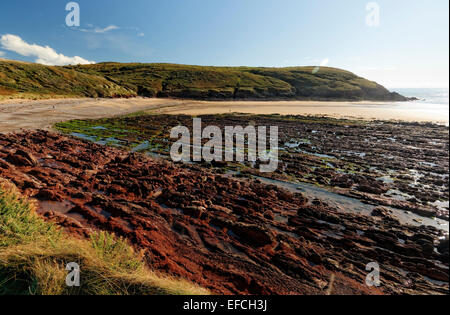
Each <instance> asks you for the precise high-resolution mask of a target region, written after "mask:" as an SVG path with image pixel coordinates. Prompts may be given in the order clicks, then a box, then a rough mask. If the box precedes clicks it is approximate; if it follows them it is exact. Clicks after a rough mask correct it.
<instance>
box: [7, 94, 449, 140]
mask: <svg viewBox="0 0 450 315" xmlns="http://www.w3.org/2000/svg"><path fill="white" fill-rule="evenodd" d="M139 111H146V112H149V113H158V114H188V115H202V114H224V113H249V114H281V115H325V116H330V117H336V118H358V119H369V120H372V119H381V120H404V121H422V122H424V121H432V122H440V123H445V124H448V117H447V116H448V115H447V116H446V115H442V114H441V113H435V112H420V113H418V112H416V111H412V110H409V109H408V106H405V105H404V104H403V105H398V106H396V105H395V104H392V103H381V102H313V101H268V102H262V101H258V102H257V101H238V102H220V101H217V102H206V101H187V100H173V99H146V98H135V99H57V100H41V101H27V100H8V101H1V102H0V132H12V131H18V130H20V129H49V128H50V127H51V125H53V124H54V123H57V122H60V121H66V120H71V119H87V118H102V117H113V116H116V115H125V114H130V113H133V112H139Z"/></svg>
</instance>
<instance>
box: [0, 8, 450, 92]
mask: <svg viewBox="0 0 450 315" xmlns="http://www.w3.org/2000/svg"><path fill="white" fill-rule="evenodd" d="M69 2H70V1H67V0H44V1H35V0H7V1H0V58H6V59H14V60H23V61H30V62H39V63H43V64H54V65H62V64H74V63H93V62H105V61H117V62H169V63H180V64H195V65H214V66H264V67H286V66H306V65H308V66H311V65H313V66H316V65H322V66H325V65H326V66H330V67H336V68H342V69H346V70H349V71H352V72H354V73H356V74H357V75H360V76H362V77H365V78H367V79H370V80H373V81H376V82H378V83H380V84H382V85H384V86H386V87H388V88H395V87H397V88H405V87H411V88H417V87H448V85H449V1H448V0H432V1H429V0H378V1H365V0H339V1H336V0H314V1H311V0H164V1H161V0H157V1H156V0H131V1H124V0H78V1H75V2H76V3H77V4H78V6H79V8H80V11H79V13H80V15H79V17H80V25H79V26H71V25H67V23H66V17H67V15H68V14H73V13H74V12H73V9H72V10H70V11H66V5H67V4H68V3H69ZM72 8H73V7H72ZM71 17H72V16H71ZM71 21H72V22H73V21H76V20H75V19H71ZM69 24H70V23H69Z"/></svg>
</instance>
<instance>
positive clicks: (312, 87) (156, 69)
mask: <svg viewBox="0 0 450 315" xmlns="http://www.w3.org/2000/svg"><path fill="white" fill-rule="evenodd" d="M134 96H144V97H172V98H186V99H198V100H258V99H260V100H343V101H344V100H351V101H359V100H373V101H406V100H407V98H405V97H403V96H401V95H399V94H397V93H391V92H390V91H388V90H387V89H386V88H384V87H383V86H381V85H379V84H377V83H375V82H372V81H368V80H366V79H364V78H361V77H358V76H357V75H355V74H353V73H351V72H348V71H344V70H340V69H335V68H328V67H321V68H320V69H319V70H317V69H315V68H314V67H292V68H251V67H204V66H187V65H176V64H141V63H129V64H122V63H112V62H111V63H99V64H95V65H78V66H66V67H52V66H44V65H40V64H32V63H24V62H17V61H8V60H0V98H17V97H18V98H50V97H134Z"/></svg>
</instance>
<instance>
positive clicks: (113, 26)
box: [79, 24, 120, 34]
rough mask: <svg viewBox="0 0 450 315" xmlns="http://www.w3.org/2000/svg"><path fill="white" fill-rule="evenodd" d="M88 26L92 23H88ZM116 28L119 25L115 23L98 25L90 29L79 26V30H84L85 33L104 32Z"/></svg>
mask: <svg viewBox="0 0 450 315" xmlns="http://www.w3.org/2000/svg"><path fill="white" fill-rule="evenodd" d="M88 26H89V27H91V28H92V27H93V25H91V24H89V25H88ZM118 29H120V27H118V26H116V25H110V26H107V27H105V28H99V27H96V28H92V29H86V28H80V29H79V30H80V31H82V32H86V33H95V34H104V33H107V32H110V31H114V30H118Z"/></svg>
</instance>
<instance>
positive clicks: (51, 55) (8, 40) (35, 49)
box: [0, 34, 95, 66]
mask: <svg viewBox="0 0 450 315" xmlns="http://www.w3.org/2000/svg"><path fill="white" fill-rule="evenodd" d="M0 44H1V47H2V48H3V49H6V50H10V51H13V52H15V53H17V54H19V55H22V56H27V57H30V56H33V57H37V59H36V62H37V63H41V64H44V65H52V66H64V65H74V64H93V63H95V62H94V61H89V60H86V59H83V58H81V57H79V56H75V57H67V56H64V55H63V54H58V53H57V52H56V51H55V50H54V49H53V48H51V47H49V46H45V47H44V46H39V45H36V44H28V43H27V42H25V41H24V40H22V38H20V37H19V36H16V35H12V34H6V35H3V36H2V37H0Z"/></svg>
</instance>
